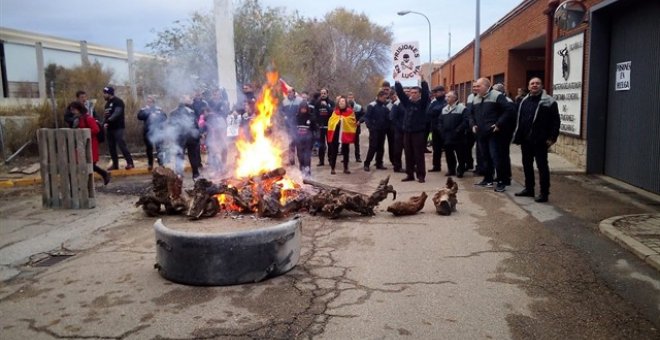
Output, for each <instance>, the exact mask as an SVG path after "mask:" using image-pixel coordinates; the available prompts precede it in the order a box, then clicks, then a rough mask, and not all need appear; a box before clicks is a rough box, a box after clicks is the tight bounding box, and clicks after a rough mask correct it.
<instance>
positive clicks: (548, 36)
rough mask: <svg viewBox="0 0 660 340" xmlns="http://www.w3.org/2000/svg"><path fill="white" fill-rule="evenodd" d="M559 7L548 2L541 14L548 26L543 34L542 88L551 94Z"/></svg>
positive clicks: (556, 2) (556, 3)
mask: <svg viewBox="0 0 660 340" xmlns="http://www.w3.org/2000/svg"><path fill="white" fill-rule="evenodd" d="M558 6H559V0H548V8H546V10H545V11H543V14H545V15H547V16H548V24H547V28H546V32H545V77H544V78H545V79H544V84H543V88H545V90H546V91H547V92H548V94H552V60H553V59H552V58H553V53H552V47H553V46H552V43H553V42H554V35H553V31H554V26H555V25H554V23H555V10H557V7H558Z"/></svg>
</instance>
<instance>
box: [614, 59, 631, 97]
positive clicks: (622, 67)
mask: <svg viewBox="0 0 660 340" xmlns="http://www.w3.org/2000/svg"><path fill="white" fill-rule="evenodd" d="M631 64H632V63H631V62H630V61H626V62H623V63H617V64H616V75H615V76H616V77H615V78H614V79H616V82H615V83H614V84H615V85H614V90H615V91H627V90H630V65H631Z"/></svg>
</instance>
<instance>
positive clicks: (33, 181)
mask: <svg viewBox="0 0 660 340" xmlns="http://www.w3.org/2000/svg"><path fill="white" fill-rule="evenodd" d="M183 171H184V172H190V171H191V168H190V165H186V166H185V167H184V169H183ZM110 172H111V173H112V177H126V176H137V175H149V174H150V173H151V171H149V170H148V169H147V168H133V169H131V170H126V169H117V170H111V171H110ZM94 179H95V180H100V179H101V177H100V176H99V175H98V174H97V173H94ZM41 182H42V181H41V175H39V176H29V177H25V178H17V179H8V180H0V189H11V188H18V187H27V186H33V185H41Z"/></svg>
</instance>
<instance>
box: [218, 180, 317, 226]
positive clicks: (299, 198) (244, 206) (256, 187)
mask: <svg viewBox="0 0 660 340" xmlns="http://www.w3.org/2000/svg"><path fill="white" fill-rule="evenodd" d="M285 175H286V170H285V169H284V168H277V169H275V170H272V171H269V172H266V173H264V174H262V175H260V176H251V177H248V178H245V179H225V180H222V181H220V183H218V184H214V185H212V186H210V187H209V188H207V189H206V191H207V192H212V193H213V195H214V200H215V201H216V202H217V203H218V209H219V211H226V212H237V213H255V214H257V216H259V217H284V216H287V215H289V214H291V213H293V212H299V211H303V210H306V209H307V208H308V202H309V195H308V194H307V193H306V192H305V191H304V190H303V188H302V187H301V186H300V185H299V184H298V183H296V182H294V181H293V180H291V179H289V178H285V177H284V176H285Z"/></svg>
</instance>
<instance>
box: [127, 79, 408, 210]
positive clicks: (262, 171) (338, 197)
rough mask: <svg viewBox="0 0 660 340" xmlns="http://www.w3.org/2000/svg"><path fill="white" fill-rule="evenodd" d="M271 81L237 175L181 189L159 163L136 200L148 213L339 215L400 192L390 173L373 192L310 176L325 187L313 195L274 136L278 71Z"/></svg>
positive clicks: (242, 147)
mask: <svg viewBox="0 0 660 340" xmlns="http://www.w3.org/2000/svg"><path fill="white" fill-rule="evenodd" d="M267 80H268V82H267V84H265V85H264V86H263V89H262V94H261V96H260V98H259V99H258V100H257V103H256V107H257V114H256V115H255V116H254V117H253V119H252V120H251V122H250V125H249V135H248V136H240V137H239V139H238V140H237V141H236V149H237V155H236V166H235V171H234V175H233V177H232V178H225V179H221V180H219V181H217V182H216V183H214V182H211V181H209V180H207V179H203V178H201V179H198V180H197V181H196V182H195V187H194V189H193V190H191V191H188V192H186V191H184V190H182V185H183V181H182V179H181V178H180V177H179V176H177V175H176V173H174V171H172V170H171V169H168V168H162V167H159V168H156V169H154V171H153V173H152V175H153V179H152V181H153V194H152V195H145V196H142V197H140V199H139V201H138V202H137V203H136V205H138V206H142V208H143V210H144V211H145V212H146V213H147V215H149V216H158V215H159V214H160V213H161V208H162V206H164V207H165V212H166V213H168V214H181V213H183V214H185V215H187V216H189V217H190V218H193V219H198V218H201V217H211V216H215V215H216V214H218V213H219V212H220V211H226V212H235V213H255V214H257V215H258V216H259V217H283V216H287V215H288V214H290V213H292V212H297V211H301V210H309V211H311V212H312V213H322V214H325V215H327V216H329V217H331V218H336V217H338V216H339V213H341V211H343V210H350V211H355V212H358V213H360V214H362V215H374V208H375V207H376V206H377V205H378V203H379V202H380V201H382V200H384V199H385V198H387V195H388V193H394V195H395V197H396V192H395V191H394V189H393V188H392V186H391V185H389V184H388V181H389V178H388V179H386V180H384V181H381V184H380V185H379V187H378V188H377V190H376V192H374V193H373V194H372V195H371V196H367V195H363V194H360V193H355V192H350V191H347V190H344V189H341V188H336V187H329V186H325V185H322V184H320V183H316V182H313V181H309V182H307V181H306V182H305V183H307V184H310V185H312V186H314V187H316V188H317V189H319V190H320V192H318V193H317V194H316V195H314V196H311V195H310V194H309V193H307V192H306V191H305V190H303V188H302V186H301V185H300V184H299V183H296V182H295V181H294V180H292V179H291V178H289V177H287V176H286V170H285V169H284V168H283V167H282V163H283V162H282V153H283V150H286V149H287V147H286V145H288V143H281V144H278V139H277V138H274V133H276V132H277V131H274V128H273V123H272V122H273V115H274V114H275V113H276V110H277V98H276V97H275V95H274V93H273V91H274V90H273V89H276V88H277V86H276V85H277V84H278V82H279V76H278V75H277V73H275V72H271V73H269V74H268V75H267Z"/></svg>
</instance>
